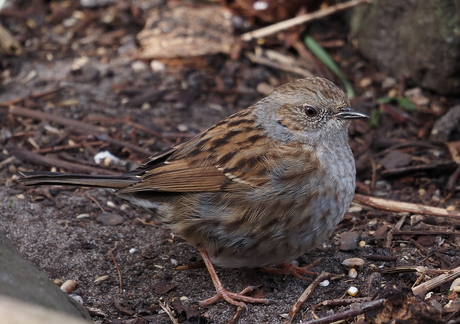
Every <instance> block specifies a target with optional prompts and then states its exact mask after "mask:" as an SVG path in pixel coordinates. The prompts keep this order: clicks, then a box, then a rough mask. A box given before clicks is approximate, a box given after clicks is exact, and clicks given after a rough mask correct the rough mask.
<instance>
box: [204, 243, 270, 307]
mask: <svg viewBox="0 0 460 324" xmlns="http://www.w3.org/2000/svg"><path fill="white" fill-rule="evenodd" d="M200 253H201V257H202V258H203V261H204V264H205V265H206V268H208V272H209V274H210V275H211V279H212V282H213V283H214V287H216V292H217V293H216V294H215V295H214V296H213V297H211V298H208V299H205V300H202V301H201V302H200V306H209V305H211V304H213V303H215V302H217V301H218V300H220V299H221V298H222V299H224V300H225V301H226V302H228V303H229V304H232V305H235V306H237V307H242V308H246V304H245V303H262V304H268V303H269V300H268V299H266V298H254V297H250V296H246V295H245V294H247V293H249V292H251V291H253V290H254V289H256V288H257V287H255V286H248V287H246V288H244V289H243V290H242V291H241V292H240V293H234V292H230V291H228V290H227V289H225V288H224V286H223V285H222V283H221V282H220V279H219V277H218V275H217V273H216V270H215V269H214V266H213V265H212V262H211V259H210V258H209V255H208V252H206V251H204V250H200Z"/></svg>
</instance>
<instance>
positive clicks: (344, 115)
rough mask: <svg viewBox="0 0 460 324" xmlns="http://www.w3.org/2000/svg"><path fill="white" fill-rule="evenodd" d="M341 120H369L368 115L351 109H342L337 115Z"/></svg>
mask: <svg viewBox="0 0 460 324" xmlns="http://www.w3.org/2000/svg"><path fill="white" fill-rule="evenodd" d="M335 116H336V117H337V118H340V119H359V118H369V116H368V115H366V114H363V113H360V112H358V111H356V110H353V109H351V108H350V107H344V108H342V109H340V112H339V113H338V114H336V115H335Z"/></svg>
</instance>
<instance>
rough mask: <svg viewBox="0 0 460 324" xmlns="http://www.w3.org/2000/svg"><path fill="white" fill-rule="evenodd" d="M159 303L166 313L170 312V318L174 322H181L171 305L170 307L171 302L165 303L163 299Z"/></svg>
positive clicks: (175, 323) (177, 323) (174, 323)
mask: <svg viewBox="0 0 460 324" xmlns="http://www.w3.org/2000/svg"><path fill="white" fill-rule="evenodd" d="M158 304H159V305H160V307H161V309H163V310H164V311H165V313H166V314H168V316H169V319H170V320H171V322H172V323H173V324H179V321H178V320H177V319H176V318H175V317H174V314H173V312H172V310H171V307H169V304H166V303H163V302H162V301H161V300H159V301H158Z"/></svg>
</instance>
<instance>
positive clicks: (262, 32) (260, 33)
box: [241, 0, 371, 42]
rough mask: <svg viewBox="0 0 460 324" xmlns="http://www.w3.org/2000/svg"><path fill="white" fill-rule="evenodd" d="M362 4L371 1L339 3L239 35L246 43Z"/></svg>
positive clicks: (358, 0)
mask: <svg viewBox="0 0 460 324" xmlns="http://www.w3.org/2000/svg"><path fill="white" fill-rule="evenodd" d="M364 3H371V1H370V0H352V1H348V2H345V3H340V4H337V5H335V6H330V7H328V8H326V9H322V10H318V11H315V12H312V13H307V14H304V15H301V16H298V17H295V18H292V19H288V20H285V21H282V22H279V23H277V24H274V25H270V26H267V27H264V28H260V29H257V30H254V31H251V32H248V33H245V34H243V35H241V40H243V41H245V42H248V41H250V40H253V39H255V38H261V37H265V36H268V35H272V34H275V33H277V32H279V31H281V30H284V29H288V28H291V27H294V26H297V25H301V24H304V23H306V22H308V21H312V20H315V19H319V18H323V17H326V16H329V15H331V14H333V13H336V12H339V11H342V10H346V9H349V8H352V7H355V6H358V5H361V4H364Z"/></svg>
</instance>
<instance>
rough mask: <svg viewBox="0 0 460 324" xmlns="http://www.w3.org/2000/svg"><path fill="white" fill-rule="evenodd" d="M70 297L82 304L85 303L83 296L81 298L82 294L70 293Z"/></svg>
mask: <svg viewBox="0 0 460 324" xmlns="http://www.w3.org/2000/svg"><path fill="white" fill-rule="evenodd" d="M69 297H71V298H73V299H74V300H76V301H77V302H78V303H79V304H80V305H83V298H81V296H79V295H75V294H70V295H69Z"/></svg>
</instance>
